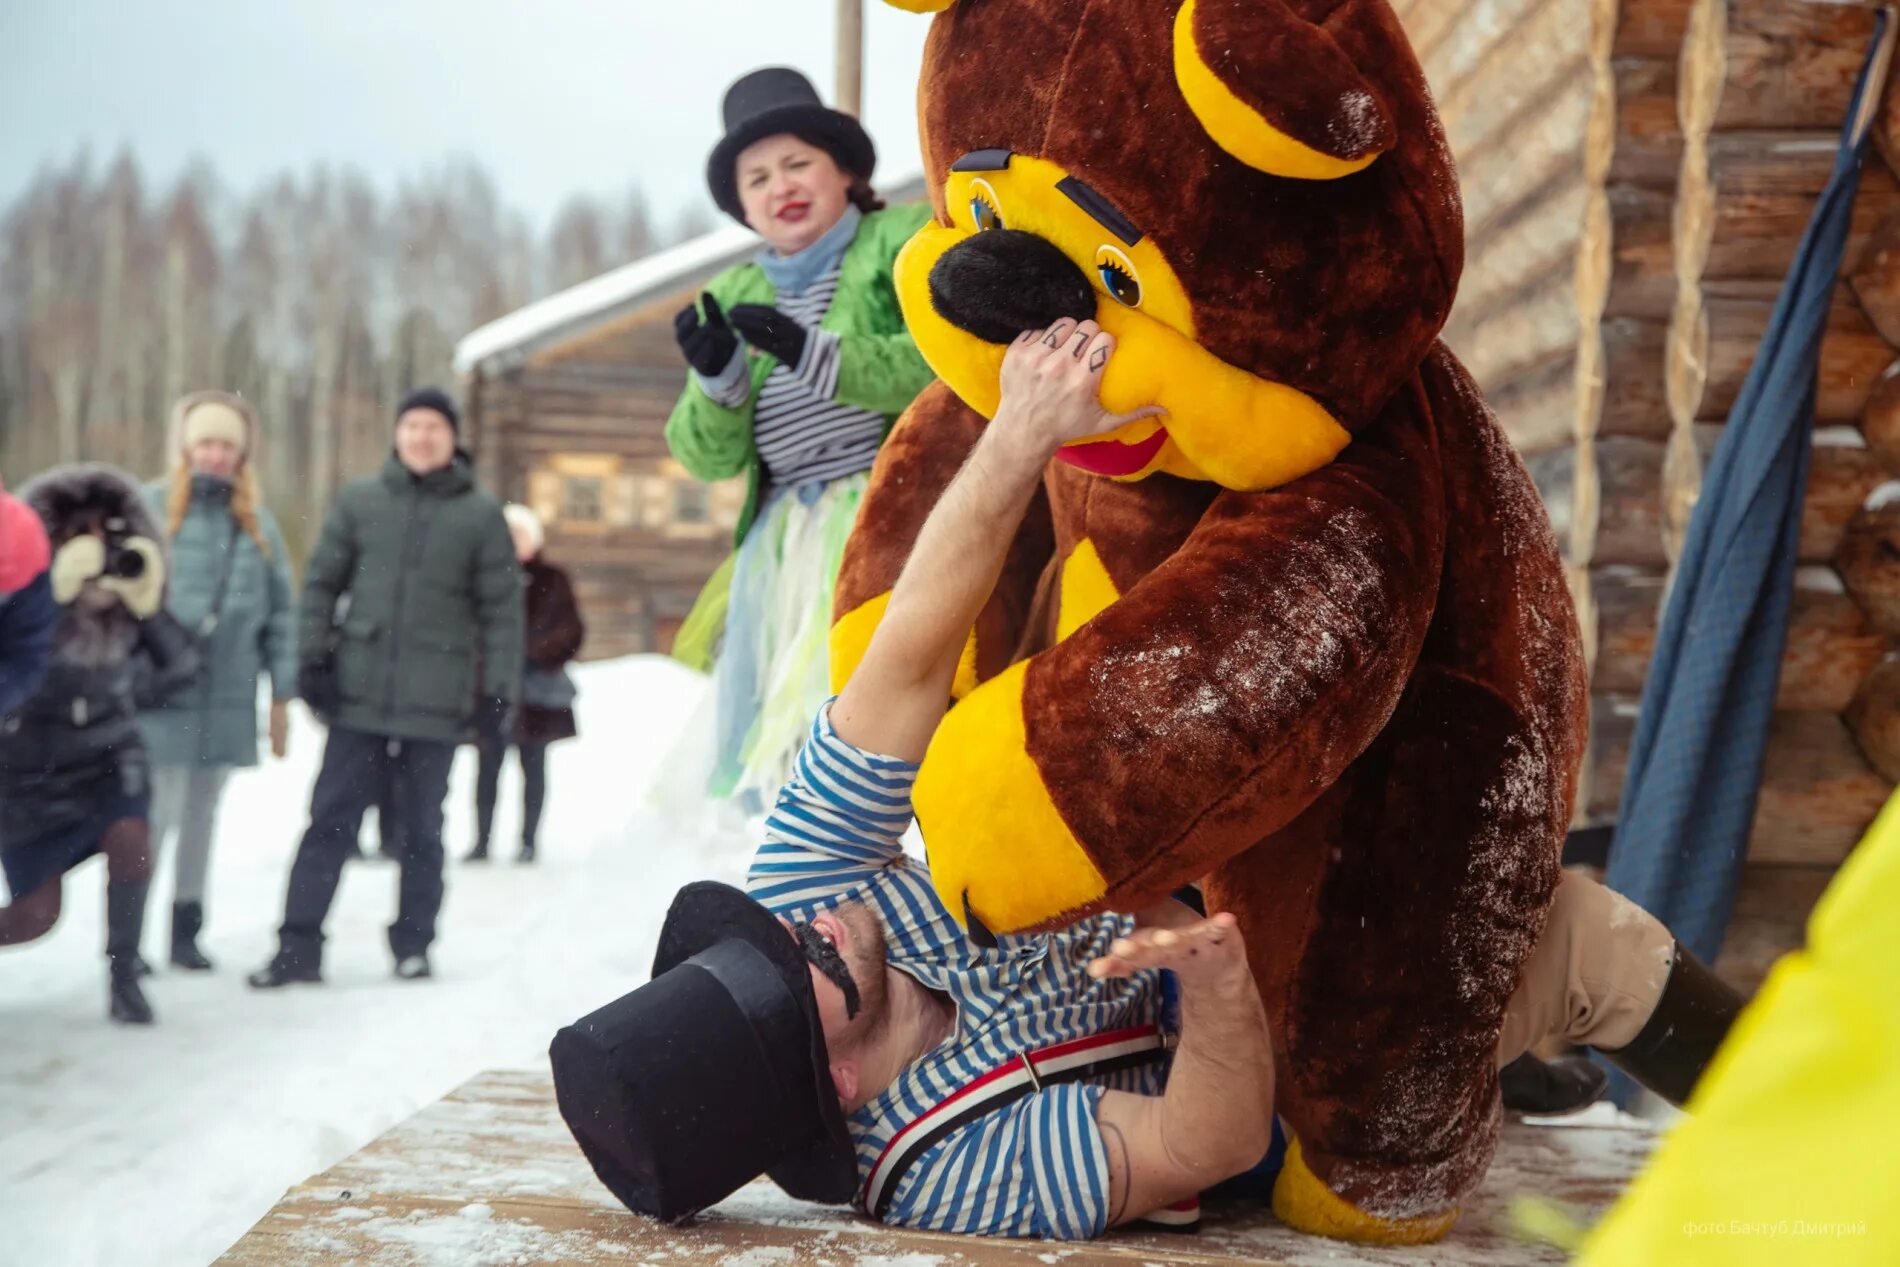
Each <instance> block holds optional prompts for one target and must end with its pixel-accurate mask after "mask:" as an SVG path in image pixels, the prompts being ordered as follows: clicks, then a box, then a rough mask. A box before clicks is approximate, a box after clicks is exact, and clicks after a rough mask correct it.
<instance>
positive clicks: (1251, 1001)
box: [1088, 911, 1273, 1226]
mask: <svg viewBox="0 0 1900 1267" xmlns="http://www.w3.org/2000/svg"><path fill="white" fill-rule="evenodd" d="M1108 950H1109V953H1108V954H1106V955H1104V956H1103V957H1102V958H1100V959H1097V960H1095V961H1094V962H1093V963H1091V964H1090V965H1089V968H1088V972H1089V975H1090V976H1091V977H1094V978H1096V979H1097V980H1101V979H1103V978H1105V977H1126V976H1129V975H1131V974H1133V973H1136V972H1140V971H1142V970H1143V969H1147V968H1168V969H1172V970H1173V972H1174V974H1175V976H1176V977H1177V978H1178V979H1179V980H1180V983H1181V1044H1180V1046H1179V1047H1178V1048H1176V1050H1175V1053H1174V1066H1173V1068H1172V1069H1171V1070H1170V1071H1169V1073H1168V1088H1167V1090H1166V1091H1165V1092H1164V1093H1162V1094H1161V1095H1158V1096H1144V1095H1132V1094H1130V1093H1128V1092H1125V1091H1110V1092H1108V1093H1107V1094H1105V1095H1104V1096H1103V1097H1102V1102H1101V1105H1100V1106H1099V1107H1098V1108H1097V1109H1096V1113H1095V1122H1096V1125H1097V1126H1098V1127H1099V1128H1100V1130H1101V1132H1102V1143H1103V1146H1104V1148H1105V1150H1106V1151H1107V1153H1108V1190H1109V1220H1108V1221H1109V1223H1110V1225H1111V1226H1113V1225H1115V1224H1119V1223H1126V1222H1128V1221H1129V1220H1131V1219H1138V1218H1140V1217H1141V1216H1142V1215H1144V1214H1147V1213H1148V1212H1149V1211H1151V1210H1155V1209H1159V1208H1160V1207H1161V1206H1164V1205H1168V1204H1171V1203H1172V1202H1175V1201H1180V1200H1183V1199H1184V1198H1187V1197H1191V1196H1196V1195H1198V1194H1199V1193H1200V1192H1202V1191H1203V1190H1205V1189H1207V1188H1210V1187H1212V1186H1213V1185H1214V1184H1216V1183H1219V1182H1220V1181H1221V1180H1223V1179H1227V1178H1230V1177H1232V1176H1234V1175H1237V1174H1239V1173H1240V1172H1242V1171H1243V1170H1246V1169H1247V1168H1248V1167H1250V1166H1252V1165H1254V1164H1255V1163H1257V1162H1258V1161H1259V1160H1260V1159H1261V1158H1262V1157H1264V1156H1266V1153H1267V1148H1268V1146H1269V1145H1270V1144H1271V1143H1272V1139H1273V1040H1272V1037H1271V1035H1270V1033H1269V1031H1268V1029H1267V1014H1266V1009H1265V1008H1264V1007H1262V1006H1261V1003H1260V991H1259V988H1258V987H1257V986H1256V985H1255V983H1254V979H1253V972H1252V970H1251V969H1250V968H1249V967H1248V966H1247V947H1246V945H1245V944H1244V943H1243V942H1242V940H1241V936H1240V929H1239V927H1238V925H1237V924H1236V922H1235V920H1234V917H1233V916H1232V915H1230V914H1227V913H1226V912H1224V911H1223V912H1221V913H1220V914H1217V915H1215V916H1214V917H1213V918H1211V919H1205V920H1200V921H1198V922H1195V923H1190V924H1186V925H1183V926H1181V927H1179V928H1154V929H1138V930H1137V931H1136V932H1134V933H1133V934H1131V935H1129V936H1127V937H1123V938H1119V939H1117V940H1116V941H1115V943H1114V944H1113V945H1111V946H1110V947H1109V948H1108Z"/></svg>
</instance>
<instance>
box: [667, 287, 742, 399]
mask: <svg viewBox="0 0 1900 1267" xmlns="http://www.w3.org/2000/svg"><path fill="white" fill-rule="evenodd" d="M700 305H703V306H704V307H705V309H706V317H705V319H704V320H703V321H702V320H701V319H700V315H699V306H700ZM673 337H674V338H675V339H677V340H678V341H679V345H680V352H681V353H682V354H684V355H685V357H686V363H687V364H688V365H690V366H692V367H693V368H694V369H696V370H698V371H699V372H700V373H701V374H704V375H705V376H706V377H707V378H713V377H715V376H716V375H718V374H719V373H720V371H722V370H724V369H725V368H726V366H727V365H729V364H731V363H732V354H733V353H734V352H736V351H738V350H739V336H738V335H736V334H734V333H733V332H732V327H731V326H729V325H727V324H726V314H725V313H723V312H721V311H720V310H719V301H718V300H717V299H714V298H713V297H712V292H711V291H707V292H706V293H705V294H703V295H701V296H700V297H699V305H694V304H687V305H686V306H685V307H684V308H681V309H680V310H679V312H677V313H676V314H674V317H673Z"/></svg>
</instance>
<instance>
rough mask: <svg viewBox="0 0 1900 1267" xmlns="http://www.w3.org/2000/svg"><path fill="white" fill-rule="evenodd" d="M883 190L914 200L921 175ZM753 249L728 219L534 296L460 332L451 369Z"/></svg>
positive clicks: (623, 308) (589, 321) (585, 324)
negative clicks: (563, 287) (562, 287)
mask: <svg viewBox="0 0 1900 1267" xmlns="http://www.w3.org/2000/svg"><path fill="white" fill-rule="evenodd" d="M883 193H884V196H885V197H886V198H887V199H888V200H889V201H891V202H893V203H898V202H912V201H916V200H919V199H921V198H922V197H923V196H924V179H923V177H922V176H921V175H918V176H909V177H906V178H905V179H903V180H900V181H897V182H895V183H893V184H891V185H888V186H886V187H885V188H884V190H883ZM758 249H759V239H758V235H757V234H755V233H753V232H752V230H750V229H748V228H746V227H745V226H744V225H738V224H729V225H726V226H725V227H724V228H720V229H715V230H713V231H712V232H711V233H708V234H705V235H703V236H701V237H697V238H693V239H692V240H691V241H687V242H681V243H680V244H679V245H677V246H671V247H668V248H667V249H666V250H664V251H656V252H655V253H654V254H652V255H649V256H646V257H645V258H644V259H638V260H635V261H634V262H633V263H631V264H624V265H622V266H621V267H619V268H616V269H614V270H613V271H611V272H607V273H602V274H601V275H600V276H599V277H594V278H590V279H589V280H587V281H584V282H581V283H580V284H579V285H577V286H570V287H568V288H567V289H566V290H562V291H557V292H555V293H554V294H552V295H549V296H547V297H546V298H545V299H537V300H535V302H533V303H531V304H529V305H527V306H526V307H523V308H517V309H515V310H514V311H513V312H511V313H509V314H508V315H507V316H505V317H497V318H496V319H495V320H493V321H491V322H489V323H488V324H487V325H485V326H481V327H479V328H477V329H475V330H473V331H471V332H470V333H468V334H466V335H464V336H463V337H462V340H461V341H460V342H459V343H457V344H456V345H455V372H456V373H457V374H467V373H469V372H470V371H472V370H477V369H479V370H482V371H484V372H497V371H502V370H507V369H510V368H513V367H514V366H516V365H519V364H521V362H523V361H525V360H526V359H527V358H528V357H530V356H532V355H534V354H535V353H536V352H538V351H540V350H541V349H542V348H545V347H547V346H548V345H549V344H552V343H558V342H560V341H561V340H563V339H565V338H568V337H569V336H571V335H574V334H577V333H579V332H580V331H582V330H585V329H588V328H590V327H593V326H597V325H600V324H602V323H604V322H607V321H612V320H614V319H615V318H617V317H622V316H625V315H626V314H628V313H630V312H637V311H638V310H639V309H641V308H643V307H645V306H646V305H648V304H650V303H652V302H654V301H655V300H658V299H664V298H665V297H666V296H668V295H670V294H672V293H674V292H675V291H678V290H682V289H684V288H685V287H686V286H688V285H690V284H692V283H693V282H694V281H695V280H699V279H704V278H709V277H711V276H713V275H714V274H715V273H719V272H721V271H723V270H724V269H727V268H730V267H732V266H733V265H734V264H738V263H740V262H742V261H744V260H745V259H746V258H748V257H749V256H751V255H752V253H753V252H755V251H757V250H758Z"/></svg>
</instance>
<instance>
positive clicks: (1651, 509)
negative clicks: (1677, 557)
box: [1559, 436, 1665, 567]
mask: <svg viewBox="0 0 1900 1267" xmlns="http://www.w3.org/2000/svg"><path fill="white" fill-rule="evenodd" d="M1663 456H1664V446H1663V445H1662V444H1660V443H1658V442H1657V441H1654V440H1641V439H1636V438H1633V437H1627V436H1609V437H1598V438H1597V439H1596V440H1595V441H1593V442H1591V443H1588V444H1584V445H1580V446H1578V449H1577V461H1576V474H1575V477H1574V491H1573V493H1572V497H1573V499H1574V504H1573V507H1572V511H1571V530H1570V534H1569V537H1568V540H1567V543H1566V540H1565V539H1564V538H1561V537H1560V538H1559V544H1564V545H1566V549H1565V552H1564V553H1565V558H1566V559H1567V560H1568V561H1569V562H1571V563H1573V564H1577V565H1579V566H1582V565H1598V564H1610V563H1622V564H1635V565H1639V566H1647V567H1661V566H1662V565H1663V562H1664V558H1665V556H1664V554H1663V540H1662V529H1663V518H1662V488H1663V482H1662V481H1663Z"/></svg>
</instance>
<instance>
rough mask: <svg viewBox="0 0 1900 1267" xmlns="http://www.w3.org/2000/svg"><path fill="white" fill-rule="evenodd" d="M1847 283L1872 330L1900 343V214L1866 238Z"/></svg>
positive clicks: (1895, 343) (1892, 341)
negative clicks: (1865, 314)
mask: <svg viewBox="0 0 1900 1267" xmlns="http://www.w3.org/2000/svg"><path fill="white" fill-rule="evenodd" d="M1848 284H1849V285H1850V286H1852V287H1853V288H1854V297H1855V298H1857V299H1859V300H1860V306H1861V308H1862V309H1863V310H1864V311H1865V312H1866V313H1867V319H1868V320H1869V321H1870V322H1872V323H1873V327H1874V329H1876V330H1878V331H1880V336H1881V337H1882V338H1883V339H1885V340H1886V341H1887V342H1889V343H1891V344H1894V345H1896V346H1900V215H1896V216H1894V217H1893V218H1891V219H1889V220H1888V221H1887V222H1886V224H1884V225H1882V226H1881V227H1880V229H1879V231H1878V232H1876V233H1875V234H1874V235H1873V237H1872V238H1870V239H1869V240H1868V242H1867V246H1866V248H1865V249H1864V250H1863V251H1862V252H1861V256H1860V261H1859V263H1858V264H1857V265H1856V266H1855V267H1854V269H1853V270H1852V271H1851V273H1850V275H1849V277H1848Z"/></svg>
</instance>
